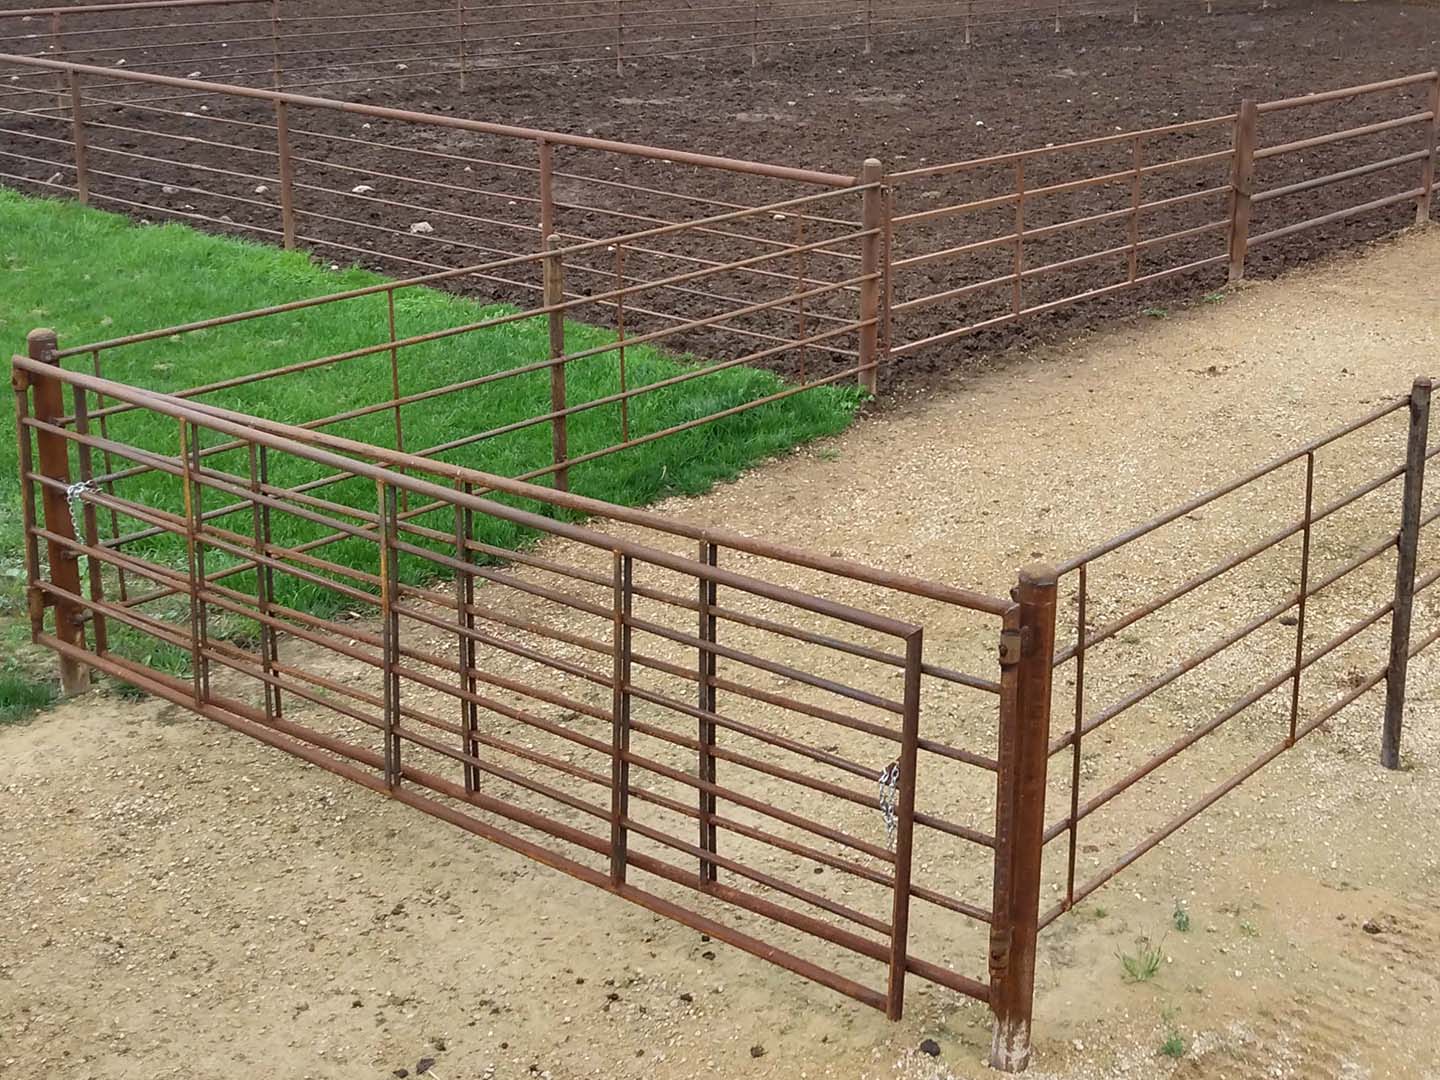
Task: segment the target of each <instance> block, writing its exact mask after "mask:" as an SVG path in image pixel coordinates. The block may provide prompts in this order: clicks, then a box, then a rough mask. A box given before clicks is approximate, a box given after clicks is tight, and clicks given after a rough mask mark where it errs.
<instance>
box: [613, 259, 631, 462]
mask: <svg viewBox="0 0 1440 1080" xmlns="http://www.w3.org/2000/svg"><path fill="white" fill-rule="evenodd" d="M624 288H625V245H624V244H616V245H615V290H616V296H615V339H616V341H617V342H619V345H620V393H621V395H622V397H621V398H620V441H621V442H629V441H630V399H629V397H626V396H623V395H624V394H625V393H626V391H627V390H628V389H629V386H628V383H627V379H626V373H625V293H624V292H623V291H622V290H623V289H624Z"/></svg>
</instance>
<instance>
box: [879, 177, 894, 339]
mask: <svg viewBox="0 0 1440 1080" xmlns="http://www.w3.org/2000/svg"><path fill="white" fill-rule="evenodd" d="M882 240H883V243H882V246H881V251H880V265H881V267H882V268H883V269H884V271H885V289H884V291H883V292H882V293H881V296H880V310H881V312H882V313H883V316H884V317H883V318H882V319H881V320H880V355H881V356H882V357H883V358H884V359H885V360H886V361H888V360H889V359H890V350H891V348H892V347H893V346H894V337H893V334H894V329H895V328H894V326H893V324H892V320H891V313H892V311H893V310H894V307H895V272H894V268H895V189H894V188H893V187H887V188H886V189H885V222H884V227H883V230H882Z"/></svg>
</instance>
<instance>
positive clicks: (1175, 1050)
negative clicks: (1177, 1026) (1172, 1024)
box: [1160, 1031, 1185, 1060]
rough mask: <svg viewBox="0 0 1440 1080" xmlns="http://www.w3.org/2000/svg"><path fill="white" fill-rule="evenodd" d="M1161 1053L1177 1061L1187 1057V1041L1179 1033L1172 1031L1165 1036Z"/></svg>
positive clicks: (1161, 1045)
mask: <svg viewBox="0 0 1440 1080" xmlns="http://www.w3.org/2000/svg"><path fill="white" fill-rule="evenodd" d="M1160 1053H1162V1054H1164V1055H1165V1056H1166V1057H1168V1058H1176V1059H1177V1060H1178V1059H1179V1058H1182V1057H1184V1056H1185V1040H1184V1039H1183V1038H1182V1037H1181V1036H1180V1033H1179V1032H1178V1031H1172V1032H1170V1034H1169V1035H1167V1036H1165V1041H1164V1042H1162V1043H1161V1044H1160Z"/></svg>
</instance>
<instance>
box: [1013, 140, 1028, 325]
mask: <svg viewBox="0 0 1440 1080" xmlns="http://www.w3.org/2000/svg"><path fill="white" fill-rule="evenodd" d="M1013 273H1014V275H1015V280H1014V281H1013V282H1012V283H1011V285H1010V308H1011V310H1012V311H1013V312H1014V314H1016V315H1019V314H1020V312H1021V311H1022V310H1023V308H1024V304H1023V299H1022V292H1023V290H1022V282H1023V277H1022V275H1023V274H1024V273H1025V159H1024V158H1016V159H1015V264H1014V270H1013Z"/></svg>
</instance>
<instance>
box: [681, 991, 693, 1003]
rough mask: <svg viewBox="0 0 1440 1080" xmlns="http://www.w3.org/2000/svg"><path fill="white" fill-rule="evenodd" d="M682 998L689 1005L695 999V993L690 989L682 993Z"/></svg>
mask: <svg viewBox="0 0 1440 1080" xmlns="http://www.w3.org/2000/svg"><path fill="white" fill-rule="evenodd" d="M680 1000H681V1001H683V1002H685V1004H686V1005H689V1004H690V1003H691V1002H692V1001H694V1000H695V995H694V994H692V993H690V992H689V991H686V992H685V993H683V994H681V995H680Z"/></svg>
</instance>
